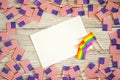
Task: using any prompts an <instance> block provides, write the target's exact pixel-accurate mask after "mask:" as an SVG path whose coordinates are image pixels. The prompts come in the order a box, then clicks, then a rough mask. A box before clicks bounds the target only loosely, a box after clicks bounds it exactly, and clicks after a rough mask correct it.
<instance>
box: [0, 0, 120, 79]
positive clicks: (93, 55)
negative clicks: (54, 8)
mask: <svg viewBox="0 0 120 80" xmlns="http://www.w3.org/2000/svg"><path fill="white" fill-rule="evenodd" d="M8 1H9V2H10V4H9V7H11V6H16V8H17V9H18V10H19V8H20V4H18V3H17V2H16V0H8ZM68 1H69V4H72V5H73V6H75V3H74V2H73V1H74V0H68ZM112 1H114V2H118V3H119V2H120V0H112ZM33 2H34V0H31V3H30V4H29V6H30V7H31V8H33V7H36V6H35V5H34V4H33ZM65 4H67V2H66V0H63V2H62V5H61V6H63V5H65ZM91 4H98V2H97V0H91ZM104 6H105V5H99V9H101V8H102V7H104ZM84 8H85V12H86V15H85V16H83V17H81V18H82V21H83V24H84V25H85V28H86V30H87V32H91V31H92V32H94V33H95V35H96V37H97V40H98V42H99V43H100V44H101V46H102V48H103V50H102V48H101V47H100V46H99V45H98V43H95V44H94V45H93V47H94V49H93V50H91V51H89V52H88V53H87V57H86V60H77V59H75V57H74V56H73V57H71V58H69V59H67V60H64V61H62V62H59V63H57V64H56V66H57V67H58V68H59V69H60V70H61V69H62V67H63V66H64V65H76V64H77V65H79V66H80V68H81V71H83V70H84V69H85V67H86V66H87V65H88V63H89V62H94V63H95V64H96V65H98V58H99V57H110V55H109V45H110V40H109V36H108V33H110V32H113V31H115V30H116V29H118V28H117V27H118V26H115V25H113V29H112V31H107V32H105V31H102V28H101V26H102V25H101V22H100V21H99V20H98V19H97V18H88V16H87V6H84ZM3 12H4V11H3V10H1V11H0V31H5V30H6V22H7V21H8V20H7V19H6V17H5V16H4V15H3ZM20 16H21V15H18V16H16V17H15V18H14V19H12V20H10V21H14V20H15V19H17V18H18V17H20ZM70 18H72V17H71V16H70V15H68V16H66V17H61V16H60V15H58V16H54V15H52V14H50V13H46V12H44V14H43V16H42V18H41V20H40V22H34V21H32V20H31V22H30V23H29V24H27V25H25V26H24V27H23V28H19V27H18V26H17V33H16V34H15V35H11V36H9V39H17V40H18V42H19V44H20V47H21V48H23V49H24V50H25V54H24V56H23V58H22V60H24V59H25V58H28V59H29V60H30V62H31V63H32V65H33V67H41V64H40V61H39V59H38V56H37V53H36V51H35V49H34V47H33V44H32V42H31V39H30V37H29V35H30V34H33V33H36V32H38V31H40V30H42V29H46V28H48V27H50V26H52V25H55V24H58V23H60V22H63V21H65V20H68V19H70ZM119 26H120V25H119ZM2 46H3V43H2V42H0V47H2ZM12 52H13V51H11V54H12ZM11 54H10V55H8V56H7V57H6V58H4V59H3V60H1V61H0V70H1V69H2V67H4V66H5V63H6V62H8V61H9V60H10V59H11V57H10V56H11ZM18 63H19V62H18ZM20 73H22V75H23V76H24V78H27V75H30V74H32V72H30V73H28V74H23V70H21V71H20ZM60 74H61V72H60V73H59V75H58V76H60ZM45 78H46V76H44V80H45ZM81 78H82V79H83V80H87V79H86V77H85V75H84V74H82V76H81ZM0 80H2V78H0Z"/></svg>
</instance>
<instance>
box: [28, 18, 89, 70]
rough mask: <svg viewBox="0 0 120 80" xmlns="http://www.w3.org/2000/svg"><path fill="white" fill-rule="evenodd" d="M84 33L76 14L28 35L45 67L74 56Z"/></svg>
mask: <svg viewBox="0 0 120 80" xmlns="http://www.w3.org/2000/svg"><path fill="white" fill-rule="evenodd" d="M86 34H87V33H86V30H85V27H84V25H83V23H82V21H81V18H80V17H79V16H78V17H74V18H72V19H70V20H67V21H65V22H62V23H60V24H57V25H54V26H52V27H50V28H48V29H45V30H41V31H39V32H37V33H35V34H32V35H30V37H31V39H32V42H33V45H34V47H35V49H36V52H37V54H38V57H39V59H40V62H41V64H42V67H43V68H45V67H48V66H50V65H52V64H55V63H58V62H60V61H62V60H65V59H67V58H70V57H73V56H75V55H76V53H77V49H78V47H77V45H78V43H79V42H80V41H81V38H82V37H83V36H85V35H86Z"/></svg>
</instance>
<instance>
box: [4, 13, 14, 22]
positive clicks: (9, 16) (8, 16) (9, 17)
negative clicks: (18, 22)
mask: <svg viewBox="0 0 120 80" xmlns="http://www.w3.org/2000/svg"><path fill="white" fill-rule="evenodd" d="M6 17H7V19H8V20H9V19H11V18H13V17H14V16H13V14H12V13H10V14H8V15H7V16H6Z"/></svg>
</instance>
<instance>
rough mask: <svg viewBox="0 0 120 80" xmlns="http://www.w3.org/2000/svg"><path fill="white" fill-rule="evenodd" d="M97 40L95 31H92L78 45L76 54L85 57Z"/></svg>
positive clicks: (80, 57) (79, 57)
mask: <svg viewBox="0 0 120 80" xmlns="http://www.w3.org/2000/svg"><path fill="white" fill-rule="evenodd" d="M94 41H96V37H95V35H94V33H93V32H90V33H89V34H88V35H86V36H85V37H83V39H82V41H81V42H80V44H79V45H78V52H77V55H76V58H77V59H80V60H82V59H85V58H86V53H87V51H88V48H89V47H90V46H91V45H92V44H93V42H94Z"/></svg>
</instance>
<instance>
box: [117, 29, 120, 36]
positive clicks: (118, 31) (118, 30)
mask: <svg viewBox="0 0 120 80" xmlns="http://www.w3.org/2000/svg"><path fill="white" fill-rule="evenodd" d="M117 34H118V37H119V38H120V29H117Z"/></svg>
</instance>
